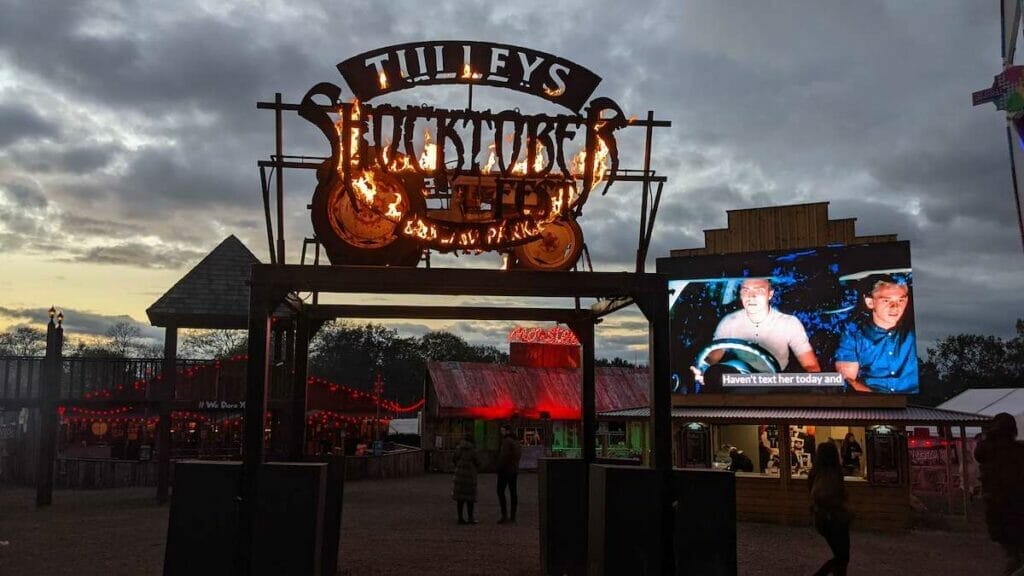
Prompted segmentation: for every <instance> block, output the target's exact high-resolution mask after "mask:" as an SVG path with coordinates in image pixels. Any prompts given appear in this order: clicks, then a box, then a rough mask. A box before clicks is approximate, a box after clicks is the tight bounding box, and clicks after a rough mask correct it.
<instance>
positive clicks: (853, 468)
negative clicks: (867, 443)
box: [843, 432, 864, 476]
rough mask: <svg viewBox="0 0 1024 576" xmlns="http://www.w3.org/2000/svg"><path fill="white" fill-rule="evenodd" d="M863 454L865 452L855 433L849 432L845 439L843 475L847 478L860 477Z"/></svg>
mask: <svg viewBox="0 0 1024 576" xmlns="http://www.w3.org/2000/svg"><path fill="white" fill-rule="evenodd" d="M863 453H864V450H863V449H862V448H861V447H860V443H859V442H857V438H855V437H854V435H853V432H847V433H846V437H845V438H843V473H844V474H845V475H846V476H859V475H860V455H861V454H863Z"/></svg>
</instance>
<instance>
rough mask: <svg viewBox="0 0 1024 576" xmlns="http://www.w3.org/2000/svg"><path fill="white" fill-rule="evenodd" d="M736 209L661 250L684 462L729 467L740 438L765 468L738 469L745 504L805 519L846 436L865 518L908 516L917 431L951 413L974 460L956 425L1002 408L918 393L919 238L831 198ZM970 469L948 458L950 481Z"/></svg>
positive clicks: (741, 510) (952, 496)
mask: <svg viewBox="0 0 1024 576" xmlns="http://www.w3.org/2000/svg"><path fill="white" fill-rule="evenodd" d="M728 223H729V226H728V228H726V229H720V230H707V231H705V236H706V247H705V248H701V249H687V250H674V251H672V255H671V257H669V258H659V259H658V264H657V266H658V271H659V273H661V274H664V275H665V276H667V277H668V278H669V286H670V288H672V289H673V293H672V296H671V306H670V322H671V334H672V343H671V345H670V348H671V352H670V354H671V357H672V378H673V384H672V386H673V392H674V394H673V400H672V404H673V409H672V421H673V426H672V430H673V440H674V450H673V464H674V465H675V466H677V467H683V468H696V469H700V468H709V469H710V468H718V469H721V468H726V467H728V466H730V465H731V464H732V459H731V458H730V455H729V449H728V448H729V447H730V446H731V447H736V448H738V449H740V450H741V451H743V452H744V453H745V454H746V455H747V456H748V457H749V459H750V461H751V464H752V468H753V469H752V471H738V472H737V474H736V504H737V514H738V516H739V518H740V519H746V520H755V521H770V522H781V523H791V524H807V523H808V522H809V521H810V516H809V514H808V506H809V504H810V501H809V496H808V489H807V484H806V478H807V473H808V472H809V471H810V470H812V469H813V466H814V462H813V453H814V450H815V447H816V445H818V444H820V443H822V442H826V441H828V440H829V439H832V440H833V441H835V442H836V443H837V447H838V448H839V450H840V454H841V456H843V457H844V460H845V462H844V464H845V465H846V476H847V478H846V481H847V482H846V484H847V488H848V491H849V498H850V505H851V507H852V509H853V512H854V513H855V514H856V516H857V524H858V525H859V526H866V527H873V528H879V529H897V528H904V527H907V526H908V525H909V522H910V511H911V507H910V502H911V489H912V480H911V477H912V472H913V470H912V469H911V459H910V457H909V456H912V455H913V454H914V452H913V449H914V448H915V445H914V444H913V443H911V444H910V445H908V438H907V432H906V430H907V429H908V428H912V427H927V426H934V427H937V428H938V429H939V430H940V432H941V438H942V439H941V441H940V442H939V444H938V446H939V447H940V449H941V450H942V451H944V452H945V454H944V459H943V461H945V462H947V463H949V462H965V461H968V460H969V458H968V456H967V454H966V452H965V445H964V444H963V443H962V442H960V441H959V439H954V438H953V436H952V434H951V429H952V428H953V427H959V428H960V430H961V434H960V436H959V438H963V437H964V436H965V435H964V434H963V432H962V431H963V429H964V427H965V426H969V425H974V426H977V425H981V424H984V423H986V422H987V421H988V420H989V418H988V417H987V416H982V415H977V414H970V413H964V412H955V411H950V410H940V409H935V408H928V407H924V406H915V405H913V404H909V403H908V397H910V398H913V395H914V394H917V392H918V382H917V356H916V347H915V331H914V311H913V276H912V272H911V268H910V250H909V244H908V243H907V242H898V241H896V237H895V235H884V236H856V235H855V233H854V220H853V219H843V220H829V219H828V203H827V202H820V203H813V204H801V205H794V206H779V207H770V208H759V209H747V210H730V211H729V212H728ZM876 313H877V314H876ZM794 318H795V319H796V320H797V321H798V322H796V323H794V321H793V319H794ZM879 323H881V324H882V326H880V325H879ZM780 342H781V344H780ZM808 351H809V352H810V355H807V353H808ZM818 370H820V373H816V372H817V371H818ZM647 415H648V411H647V409H646V408H642V409H634V410H620V411H609V412H605V413H603V414H601V419H602V420H606V421H610V422H620V423H628V422H636V423H641V424H643V423H644V422H645V418H646V417H647ZM644 426H645V425H644ZM641 433H644V432H641ZM848 434H849V435H851V436H848ZM908 448H910V449H911V450H910V452H908ZM954 451H955V452H956V454H952V453H953V452H954ZM858 453H859V456H858ZM740 461H742V459H738V460H737V462H740ZM960 477H962V471H961V470H959V469H954V468H952V467H949V466H947V467H946V469H945V478H944V480H945V484H946V486H948V487H950V488H953V487H954V486H956V484H957V478H960ZM967 496H968V495H967V492H966V490H964V489H962V487H959V486H957V487H956V488H953V489H952V490H949V491H948V492H947V493H946V497H947V498H948V499H949V500H950V506H949V509H950V510H957V509H961V510H963V511H965V510H966V498H967ZM961 506H962V507H963V508H961ZM957 511H960V510H957Z"/></svg>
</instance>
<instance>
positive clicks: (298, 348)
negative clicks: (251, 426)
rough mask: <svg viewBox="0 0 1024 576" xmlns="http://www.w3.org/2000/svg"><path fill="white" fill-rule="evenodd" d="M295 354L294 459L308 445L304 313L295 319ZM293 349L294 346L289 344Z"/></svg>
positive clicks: (307, 334)
mask: <svg viewBox="0 0 1024 576" xmlns="http://www.w3.org/2000/svg"><path fill="white" fill-rule="evenodd" d="M293 334H294V337H293V338H292V340H293V343H294V354H293V355H292V360H293V362H292V363H290V365H291V366H292V369H293V373H292V395H291V399H292V402H291V410H289V412H290V413H291V414H290V416H289V418H290V420H291V426H290V431H289V432H290V434H291V436H290V437H289V441H288V459H289V460H292V461H299V460H302V457H303V455H304V454H305V445H306V387H307V383H306V378H307V375H308V372H309V339H310V336H311V334H310V325H309V318H308V317H307V316H306V315H305V314H302V313H299V314H298V317H297V318H296V319H295V329H294V331H293ZM288 350H289V351H291V350H292V347H291V346H289V347H288Z"/></svg>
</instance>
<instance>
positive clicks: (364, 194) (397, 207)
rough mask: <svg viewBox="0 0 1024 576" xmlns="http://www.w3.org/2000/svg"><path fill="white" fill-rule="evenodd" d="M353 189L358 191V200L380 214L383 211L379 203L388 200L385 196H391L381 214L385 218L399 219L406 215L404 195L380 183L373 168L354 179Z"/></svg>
mask: <svg viewBox="0 0 1024 576" xmlns="http://www.w3.org/2000/svg"><path fill="white" fill-rule="evenodd" d="M352 190H353V191H354V192H355V193H356V198H357V200H359V201H360V202H361V203H363V204H364V205H365V206H366V207H367V208H369V209H371V210H373V211H375V212H377V213H378V214H381V213H380V211H379V208H378V206H377V205H378V204H383V203H384V202H387V200H385V198H390V199H391V201H390V202H387V210H385V211H384V212H383V214H381V215H382V216H383V217H384V218H387V219H389V220H392V221H398V220H400V219H401V218H402V216H403V215H404V214H403V212H402V210H401V206H402V195H401V194H399V193H395V192H393V191H391V190H389V189H388V186H387V185H386V184H385V183H378V182H377V180H376V174H375V173H374V172H373V171H372V170H363V171H362V172H360V174H359V178H357V179H355V180H353V181H352Z"/></svg>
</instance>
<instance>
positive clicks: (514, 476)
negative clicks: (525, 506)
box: [497, 426, 523, 524]
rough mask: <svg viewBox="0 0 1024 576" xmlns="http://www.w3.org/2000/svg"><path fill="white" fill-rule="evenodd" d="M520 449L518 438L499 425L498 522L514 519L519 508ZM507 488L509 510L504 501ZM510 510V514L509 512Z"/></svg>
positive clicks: (513, 520) (508, 429)
mask: <svg viewBox="0 0 1024 576" xmlns="http://www.w3.org/2000/svg"><path fill="white" fill-rule="evenodd" d="M522 453H523V452H522V449H521V448H520V447H519V440H518V439H516V437H515V434H513V433H512V429H511V428H509V427H508V426H502V427H501V446H500V447H499V448H498V466H497V468H498V505H499V506H501V518H500V519H499V520H498V524H504V523H506V522H515V521H516V511H517V510H518V508H519V488H518V478H519V458H520V457H521V456H522ZM506 488H507V489H508V495H509V500H510V501H511V502H509V503H508V504H511V505H512V507H511V510H510V509H509V507H508V504H507V503H506V501H505V490H506ZM509 512H511V514H509Z"/></svg>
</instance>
